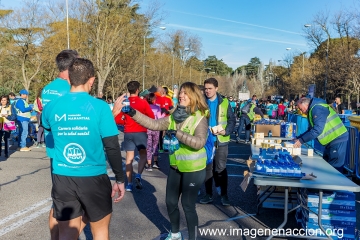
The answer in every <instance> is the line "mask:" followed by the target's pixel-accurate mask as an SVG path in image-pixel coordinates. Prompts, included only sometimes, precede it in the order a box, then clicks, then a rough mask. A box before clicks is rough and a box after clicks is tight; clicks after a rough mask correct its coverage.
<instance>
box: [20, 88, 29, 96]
mask: <svg viewBox="0 0 360 240" xmlns="http://www.w3.org/2000/svg"><path fill="white" fill-rule="evenodd" d="M20 94H26V95H29V92H28V91H27V90H26V89H22V90H20Z"/></svg>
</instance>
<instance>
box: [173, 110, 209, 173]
mask: <svg viewBox="0 0 360 240" xmlns="http://www.w3.org/2000/svg"><path fill="white" fill-rule="evenodd" d="M203 117H204V116H202V115H201V112H200V111H197V112H196V113H195V114H194V115H192V116H190V117H188V118H187V119H186V120H185V121H184V123H183V125H182V126H181V129H180V130H181V131H183V132H185V133H188V134H190V135H192V136H194V134H195V129H196V127H197V126H198V125H199V123H200V121H201V120H202V118H203ZM169 120H170V125H169V128H168V129H169V130H174V129H176V123H175V120H174V118H173V116H172V115H170V118H169ZM169 159H170V165H171V166H177V168H178V169H179V171H180V172H196V171H200V170H202V169H204V168H205V167H206V160H207V154H206V150H205V148H204V147H203V148H201V149H200V150H195V149H193V148H191V147H189V146H187V145H185V144H182V143H181V142H180V148H179V150H177V151H175V153H174V154H171V155H170V157H169Z"/></svg>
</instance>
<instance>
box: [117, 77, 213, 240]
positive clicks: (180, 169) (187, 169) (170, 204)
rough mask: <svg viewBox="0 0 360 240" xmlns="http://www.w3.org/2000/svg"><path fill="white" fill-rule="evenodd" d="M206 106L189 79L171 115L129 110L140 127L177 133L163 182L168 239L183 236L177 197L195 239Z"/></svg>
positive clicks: (206, 123)
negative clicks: (154, 115)
mask: <svg viewBox="0 0 360 240" xmlns="http://www.w3.org/2000/svg"><path fill="white" fill-rule="evenodd" d="M122 100H123V99H122V97H120V98H119V99H118V100H117V101H116V103H115V106H114V110H113V114H114V115H117V114H118V113H119V112H120V110H121V108H122ZM207 109H208V106H207V104H206V102H205V98H204V96H203V94H202V93H201V91H200V88H199V87H198V86H197V85H196V84H194V83H191V82H186V83H184V84H182V85H181V87H180V91H179V103H178V105H177V107H176V108H175V110H174V111H173V112H172V113H171V115H170V116H168V117H165V118H162V119H157V120H155V119H151V118H148V117H147V116H145V115H143V114H141V113H140V112H138V111H136V110H134V109H131V110H130V112H128V114H129V115H130V116H131V117H132V118H133V119H134V120H135V121H136V122H138V123H139V124H141V125H142V126H144V127H146V128H148V129H150V130H155V131H162V130H167V132H168V133H171V134H173V135H175V136H176V138H177V139H178V141H179V143H180V147H179V149H178V150H176V151H175V152H174V153H172V154H169V158H170V171H169V175H168V179H167V185H166V206H167V211H168V214H169V218H170V222H171V232H170V233H169V235H168V237H167V238H166V239H167V240H170V239H171V240H174V239H175V240H177V239H178V240H180V239H183V237H182V235H181V233H180V231H179V227H180V212H179V208H178V202H179V197H180V195H181V204H182V207H183V209H184V212H185V217H186V222H187V227H188V232H189V239H190V240H194V239H195V238H196V233H195V232H196V229H197V226H198V216H197V213H196V210H195V204H196V199H197V196H198V191H199V189H200V187H201V185H202V184H203V182H204V180H205V175H206V172H205V168H206V160H207V155H206V151H205V148H204V146H205V143H206V140H207V134H208V120H207V117H208V111H207Z"/></svg>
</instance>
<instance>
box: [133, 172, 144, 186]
mask: <svg viewBox="0 0 360 240" xmlns="http://www.w3.org/2000/svg"><path fill="white" fill-rule="evenodd" d="M135 183H136V186H135V187H136V188H137V189H142V188H143V185H142V183H141V174H136V177H135Z"/></svg>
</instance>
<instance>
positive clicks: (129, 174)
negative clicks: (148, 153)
mask: <svg viewBox="0 0 360 240" xmlns="http://www.w3.org/2000/svg"><path fill="white" fill-rule="evenodd" d="M133 159H134V151H127V152H126V177H127V179H128V184H130V183H132V173H133V166H132V163H133Z"/></svg>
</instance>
